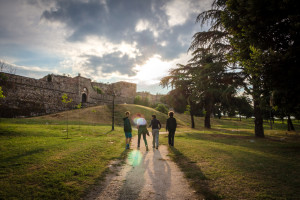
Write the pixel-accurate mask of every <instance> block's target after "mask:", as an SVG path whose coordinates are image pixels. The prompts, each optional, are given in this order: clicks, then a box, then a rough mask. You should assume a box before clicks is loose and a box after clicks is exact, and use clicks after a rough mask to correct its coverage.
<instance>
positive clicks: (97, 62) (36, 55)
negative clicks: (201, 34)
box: [0, 0, 212, 84]
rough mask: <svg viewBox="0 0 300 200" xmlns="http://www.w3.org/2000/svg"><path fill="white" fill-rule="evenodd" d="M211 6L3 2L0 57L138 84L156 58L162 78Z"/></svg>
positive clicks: (119, 0)
mask: <svg viewBox="0 0 300 200" xmlns="http://www.w3.org/2000/svg"><path fill="white" fill-rule="evenodd" d="M211 1H212V0H205V1H204V0H202V1H201V0H200V1H198V0H187V1H179V0H165V1H161V0H147V1H140V0H128V1H123V0H68V1H64V0H52V1H48V0H26V1H23V0H14V1H1V6H0V58H2V59H4V60H7V61H9V62H11V63H14V64H16V65H18V66H27V67H28V68H27V69H28V70H30V69H31V67H32V69H33V70H34V67H35V66H39V68H40V69H45V70H46V71H45V72H44V73H48V71H47V70H50V71H51V70H52V71H55V70H57V73H60V74H62V73H66V74H71V75H72V76H75V75H77V73H81V74H82V75H85V76H86V77H91V78H92V79H94V80H106V81H109V80H111V81H112V80H129V81H139V79H138V77H137V75H138V74H143V73H146V72H147V71H148V73H150V72H151V70H150V69H151V67H150V66H152V65H150V63H154V61H156V65H157V66H160V69H158V70H160V71H161V73H160V74H159V76H163V75H166V73H167V68H169V67H167V66H170V65H173V66H174V63H173V62H174V61H176V60H178V59H180V58H182V57H184V56H187V54H186V52H187V49H188V47H189V44H190V42H191V38H192V35H193V34H194V33H195V32H196V31H199V30H200V28H199V25H198V24H195V18H196V16H197V14H199V13H200V12H201V11H203V10H204V9H207V8H209V6H210V4H211ZM183 55H184V56H183ZM20 70H21V69H20ZM24 73H25V69H24ZM40 73H43V72H42V70H40ZM141 76H142V75H141ZM151 77H152V78H153V82H156V83H157V82H158V78H157V76H151ZM147 80H149V79H148V78H147ZM150 82H151V81H150V80H149V81H148V82H147V84H148V83H150ZM139 83H140V84H144V83H143V82H142V80H141V81H140V82H139Z"/></svg>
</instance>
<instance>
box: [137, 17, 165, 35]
mask: <svg viewBox="0 0 300 200" xmlns="http://www.w3.org/2000/svg"><path fill="white" fill-rule="evenodd" d="M145 30H149V31H151V32H152V34H153V36H154V37H155V38H157V37H158V35H159V33H158V31H157V28H156V27H155V26H154V25H153V24H151V23H150V22H149V21H148V20H145V19H140V20H139V21H138V22H137V24H136V26H135V31H136V32H142V31H145Z"/></svg>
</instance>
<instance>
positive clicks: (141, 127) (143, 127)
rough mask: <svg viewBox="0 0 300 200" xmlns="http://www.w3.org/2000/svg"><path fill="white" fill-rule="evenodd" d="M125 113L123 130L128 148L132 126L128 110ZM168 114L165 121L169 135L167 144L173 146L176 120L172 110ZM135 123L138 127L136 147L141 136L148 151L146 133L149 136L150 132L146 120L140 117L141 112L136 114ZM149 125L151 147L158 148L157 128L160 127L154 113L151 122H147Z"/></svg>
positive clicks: (127, 147)
mask: <svg viewBox="0 0 300 200" xmlns="http://www.w3.org/2000/svg"><path fill="white" fill-rule="evenodd" d="M125 115H126V117H125V118H123V120H124V132H125V137H126V149H129V148H130V142H131V138H132V127H131V122H130V119H129V116H130V112H129V111H126V112H125ZM168 115H169V118H168V119H167V121H166V131H168V132H169V135H168V139H169V140H168V141H169V145H170V146H174V136H175V131H176V128H177V122H176V119H175V118H174V112H173V111H170V112H169V114H168ZM135 123H136V125H137V129H138V148H140V141H141V137H142V136H143V140H144V143H145V146H146V151H148V150H149V148H148V143H147V138H146V135H148V136H150V134H149V131H148V129H147V121H146V120H145V119H144V118H143V117H142V115H141V114H137V119H136V120H135ZM149 127H152V136H153V143H152V147H153V148H156V149H158V146H159V130H160V129H161V123H160V121H159V120H158V119H156V115H152V120H151V123H150V124H149Z"/></svg>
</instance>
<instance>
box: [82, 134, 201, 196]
mask: <svg viewBox="0 0 300 200" xmlns="http://www.w3.org/2000/svg"><path fill="white" fill-rule="evenodd" d="M163 133H164V132H162V133H160V134H163ZM160 137H161V136H160ZM147 141H148V146H149V147H150V148H149V151H148V152H147V151H146V149H145V145H144V142H143V139H142V138H141V148H140V150H137V136H136V137H134V138H133V141H132V146H131V149H132V150H131V151H130V153H129V155H128V159H127V160H126V164H125V165H123V166H120V167H115V165H111V167H110V169H111V171H112V173H110V174H108V175H107V176H106V180H105V184H103V185H102V186H99V187H96V188H95V189H94V190H93V191H91V193H90V194H89V195H88V196H87V197H86V198H85V199H90V200H91V199H99V200H105V199H119V200H121V199H122V200H123V199H131V200H134V199H147V200H149V199H178V200H179V199H180V200H184V199H197V196H196V195H195V194H194V192H193V190H192V189H191V188H190V187H189V184H188V182H187V180H186V179H185V178H184V175H183V173H182V172H181V171H180V169H179V168H178V167H177V165H176V164H175V163H174V162H173V161H171V160H170V158H169V157H168V156H167V155H168V148H167V146H165V145H161V146H159V148H158V149H153V148H152V134H151V133H150V137H149V136H148V137H147Z"/></svg>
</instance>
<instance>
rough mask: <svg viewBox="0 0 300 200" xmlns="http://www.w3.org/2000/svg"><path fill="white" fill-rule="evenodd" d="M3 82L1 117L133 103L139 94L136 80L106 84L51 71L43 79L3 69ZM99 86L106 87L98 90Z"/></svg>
mask: <svg viewBox="0 0 300 200" xmlns="http://www.w3.org/2000/svg"><path fill="white" fill-rule="evenodd" d="M0 86H1V87H2V90H3V94H4V96H5V98H4V99H0V117H19V116H25V117H28V116H38V115H44V114H50V113H55V112H60V111H63V110H68V109H73V108H75V107H76V105H78V104H80V103H82V105H83V106H85V107H87V106H96V105H103V104H111V103H112V100H113V94H114V96H115V103H116V104H121V103H128V104H131V103H133V101H134V97H135V96H136V84H134V83H128V82H123V81H122V82H116V83H112V84H104V83H97V82H92V81H91V79H88V78H84V77H81V76H80V75H78V76H76V77H73V78H72V77H67V76H59V75H54V74H49V75H47V76H45V77H43V78H41V79H33V78H28V77H24V76H18V75H14V74H7V73H3V72H1V73H0ZM97 88H98V89H100V90H101V91H103V93H102V94H99V92H97ZM64 93H65V94H67V95H68V97H69V98H71V99H72V102H71V103H69V104H67V105H65V104H63V103H62V95H63V94H64Z"/></svg>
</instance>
